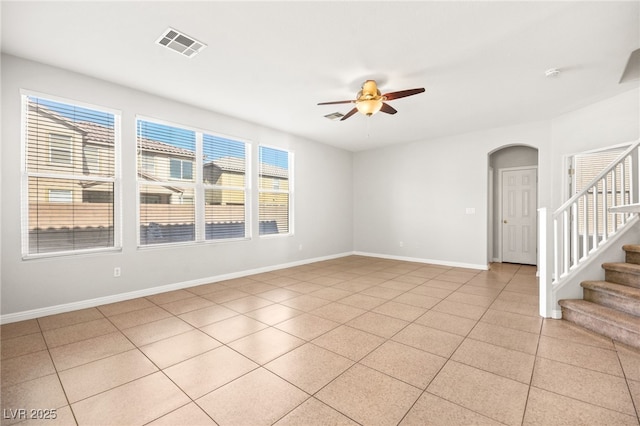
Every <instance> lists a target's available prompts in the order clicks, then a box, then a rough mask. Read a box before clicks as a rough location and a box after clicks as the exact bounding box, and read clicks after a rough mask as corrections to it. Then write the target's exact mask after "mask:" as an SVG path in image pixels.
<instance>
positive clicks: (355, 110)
mask: <svg viewBox="0 0 640 426" xmlns="http://www.w3.org/2000/svg"><path fill="white" fill-rule="evenodd" d="M356 112H358V108H354V109H352V110H351V111H349V112H348V113H347V114H346V115H345V116H344V117H342V118H341V119H340V121H344V120H346V119H347V118H349V117H351V116H352V115H353V114H355V113H356Z"/></svg>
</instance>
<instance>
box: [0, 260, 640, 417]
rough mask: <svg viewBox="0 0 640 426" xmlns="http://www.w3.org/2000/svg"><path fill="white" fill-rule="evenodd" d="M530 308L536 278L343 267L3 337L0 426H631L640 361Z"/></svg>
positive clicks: (59, 318) (165, 297)
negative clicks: (0, 412)
mask: <svg viewBox="0 0 640 426" xmlns="http://www.w3.org/2000/svg"><path fill="white" fill-rule="evenodd" d="M537 304H538V297H537V283H536V277H535V269H534V268H533V267H529V266H519V265H508V264H494V265H492V266H491V269H490V270H489V271H477V270H470V269H460V268H448V267H441V266H434V265H425V264H418V263H410V262H401V261H391V260H384V259H376V258H367V257H360V256H350V257H345V258H340V259H335V260H330V261H325V262H318V263H314V264H309V265H305V266H300V267H295V268H289V269H284V270H279V271H275V272H270V273H264V274H260V275H253V276H250V277H246V278H240V279H234V280H230V281H225V282H220V283H213V284H207V285H202V286H199V287H193V288H188V289H184V290H178V291H172V292H168V293H162V294H157V295H154V296H149V297H146V298H140V299H135V300H129V301H125V302H120V303H114V304H111V305H104V306H98V307H96V308H91V309H84V310H81V311H76V312H70V313H65V314H60V315H54V316H50V317H44V318H38V319H34V320H29V321H24V322H20V323H13V324H6V325H3V326H2V328H1V333H2V334H1V337H2V341H1V342H2V346H1V347H2V351H1V352H2V367H1V374H2V409H3V412H2V424H14V423H19V422H20V421H21V419H20V417H24V416H26V417H31V416H32V415H36V416H47V415H48V416H49V417H52V416H55V417H56V418H55V419H49V420H36V419H28V421H26V422H23V424H41V425H57V424H62V425H69V424H79V425H89V424H100V425H120V424H122V425H137V424H140V425H142V424H151V425H190V424H194V425H207V424H210V425H213V424H220V425H225V424H236V425H262V424H264V425H268V424H277V425H313V424H336V425H337V424H345V425H354V424H365V425H396V424H401V425H428V424H433V425H455V424H474V425H483V424H507V425H521V424H522V425H532V424H536V425H553V424H560V425H571V424H575V425H623V424H630V425H638V424H639V420H638V415H639V413H640V352H639V351H637V350H634V349H631V348H629V347H626V346H624V345H621V344H619V343H617V342H612V341H611V340H610V339H607V338H604V337H601V336H598V335H596V334H593V333H590V332H587V331H584V330H582V329H580V328H577V327H574V326H572V325H570V324H568V323H566V322H563V321H558V320H543V319H542V318H540V317H539V316H538V314H537V312H538V305H537ZM21 409H24V410H26V411H20V410H21ZM32 410H33V411H32Z"/></svg>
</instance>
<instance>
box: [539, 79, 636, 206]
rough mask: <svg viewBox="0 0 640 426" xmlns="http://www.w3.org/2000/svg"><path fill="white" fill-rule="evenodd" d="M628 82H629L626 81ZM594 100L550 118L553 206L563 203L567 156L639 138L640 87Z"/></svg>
mask: <svg viewBox="0 0 640 426" xmlns="http://www.w3.org/2000/svg"><path fill="white" fill-rule="evenodd" d="M627 84H630V83H627ZM635 87H636V89H634V90H629V91H627V92H624V93H622V94H620V95H618V96H614V97H612V98H608V99H604V100H601V101H599V102H595V103H593V104H591V105H588V106H586V107H583V108H579V109H576V110H575V111H571V112H568V113H566V114H563V115H561V116H559V117H556V118H554V119H553V120H551V135H552V139H551V155H552V157H551V158H552V160H553V163H552V170H553V181H554V182H557V183H558V185H556V187H555V188H554V191H553V195H552V200H553V203H554V206H555V207H554V208H557V207H559V206H560V205H561V204H562V196H563V192H562V191H563V188H565V187H566V185H567V177H566V174H565V170H566V159H567V156H569V155H572V154H576V153H580V152H584V151H589V150H593V149H597V148H604V147H610V146H614V145H618V144H621V143H625V142H633V141H636V140H638V138H640V89H638V88H637V87H638V83H637V82H636V83H635Z"/></svg>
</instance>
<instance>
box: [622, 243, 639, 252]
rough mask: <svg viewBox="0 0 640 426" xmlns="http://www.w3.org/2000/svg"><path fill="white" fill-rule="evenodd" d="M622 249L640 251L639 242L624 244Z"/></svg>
mask: <svg viewBox="0 0 640 426" xmlns="http://www.w3.org/2000/svg"><path fill="white" fill-rule="evenodd" d="M622 250H624V251H628V252H634V253H640V244H625V245H623V246H622Z"/></svg>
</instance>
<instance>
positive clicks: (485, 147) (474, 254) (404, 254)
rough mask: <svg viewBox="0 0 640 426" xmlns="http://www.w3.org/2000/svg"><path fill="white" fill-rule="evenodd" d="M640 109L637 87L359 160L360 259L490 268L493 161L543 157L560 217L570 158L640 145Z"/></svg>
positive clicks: (543, 186)
mask: <svg viewBox="0 0 640 426" xmlns="http://www.w3.org/2000/svg"><path fill="white" fill-rule="evenodd" d="M636 87H637V84H636ZM639 107H640V92H639V90H638V89H637V88H636V89H633V88H630V90H629V91H627V92H624V93H622V94H620V95H618V96H615V97H613V98H609V99H605V100H601V101H599V102H595V103H594V104H591V105H588V106H586V107H583V108H579V109H577V110H575V111H572V112H569V113H566V114H564V115H562V116H560V117H557V118H555V119H553V120H549V121H544V122H537V123H526V124H522V125H518V126H512V127H504V128H495V129H490V130H485V131H478V132H472V133H467V134H463V135H457V136H451V137H446V138H439V139H434V140H428V141H421V142H416V143H412V144H403V145H395V146H389V147H386V148H382V149H377V150H370V151H364V152H358V153H356V154H355V156H354V195H355V199H354V229H355V239H354V244H355V249H356V251H357V252H361V253H370V254H378V255H385V256H390V257H398V258H408V259H416V260H421V261H431V262H434V263H443V264H453V265H460V266H472V267H486V265H487V262H488V261H489V260H490V259H491V256H490V254H489V253H488V247H489V244H488V241H487V238H488V232H487V228H488V225H487V222H488V209H489V208H490V207H489V206H488V204H487V202H488V179H487V176H488V155H489V154H490V153H492V152H493V151H495V150H497V149H499V148H500V147H505V146H511V145H526V146H529V147H533V148H536V149H538V160H537V164H538V206H539V207H547V208H548V210H549V211H550V212H552V211H554V210H555V209H556V208H558V207H559V206H560V205H561V204H562V201H563V200H562V198H561V197H562V188H563V185H565V184H566V182H565V176H564V167H563V158H564V157H565V156H566V155H568V154H572V153H577V152H582V151H585V150H589V149H594V148H599V147H608V146H611V145H615V144H620V143H623V142H628V141H633V140H636V139H638V137H639V135H640V132H639V128H640V109H639ZM467 207H471V208H475V215H467V214H466V213H465V212H466V208H467ZM401 241H402V243H403V247H401V246H400V242H401Z"/></svg>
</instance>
